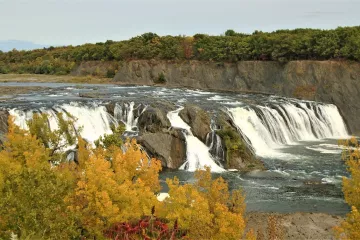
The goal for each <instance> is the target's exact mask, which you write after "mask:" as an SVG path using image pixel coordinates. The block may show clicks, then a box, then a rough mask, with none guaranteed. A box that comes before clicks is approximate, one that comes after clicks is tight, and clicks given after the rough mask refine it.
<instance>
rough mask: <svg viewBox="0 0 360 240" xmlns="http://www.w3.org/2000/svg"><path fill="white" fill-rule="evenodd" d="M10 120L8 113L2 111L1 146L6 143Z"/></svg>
mask: <svg viewBox="0 0 360 240" xmlns="http://www.w3.org/2000/svg"><path fill="white" fill-rule="evenodd" d="M8 118H9V113H8V111H5V110H0V144H1V143H2V142H4V138H5V135H6V134H7V132H8Z"/></svg>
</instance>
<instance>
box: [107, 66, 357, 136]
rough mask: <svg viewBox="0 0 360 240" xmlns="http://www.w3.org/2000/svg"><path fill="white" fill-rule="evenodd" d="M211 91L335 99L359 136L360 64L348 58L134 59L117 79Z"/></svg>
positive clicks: (115, 79)
mask: <svg viewBox="0 0 360 240" xmlns="http://www.w3.org/2000/svg"><path fill="white" fill-rule="evenodd" d="M162 75H163V76H164V78H165V81H162V84H163V85H164V86H169V87H189V88H199V89H206V90H217V91H221V90H226V91H253V92H265V93H271V94H277V95H281V96H285V97H297V98H301V99H308V100H316V101H321V102H325V103H333V104H335V105H337V107H338V108H339V109H340V111H341V113H342V115H343V117H344V118H345V120H346V122H347V125H348V127H349V130H350V132H351V133H353V134H356V135H360V124H359V121H358V119H359V118H360V104H359V102H360V63H358V62H348V61H292V62H289V63H286V64H281V63H279V62H270V61H268V62H267V61H242V62H237V63H216V62H200V61H184V62H174V61H160V60H133V61H128V62H122V63H121V64H120V65H119V69H118V72H117V74H116V75H115V77H114V81H116V82H119V83H124V84H141V85H153V84H156V83H157V82H159V81H158V79H159V76H162Z"/></svg>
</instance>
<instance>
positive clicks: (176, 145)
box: [138, 131, 186, 169]
mask: <svg viewBox="0 0 360 240" xmlns="http://www.w3.org/2000/svg"><path fill="white" fill-rule="evenodd" d="M181 136H182V133H181V132H178V131H175V132H173V133H172V134H169V133H160V132H159V133H145V134H144V135H142V136H141V137H139V139H138V142H139V143H140V144H141V145H142V146H143V147H144V148H145V149H146V150H147V152H148V153H149V154H150V155H151V156H152V157H155V158H157V159H159V160H161V165H162V166H163V167H166V168H170V169H178V168H179V167H180V166H181V165H182V164H183V163H184V162H185V160H186V145H185V141H184V139H183V138H182V137H181Z"/></svg>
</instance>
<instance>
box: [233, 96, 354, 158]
mask: <svg viewBox="0 0 360 240" xmlns="http://www.w3.org/2000/svg"><path fill="white" fill-rule="evenodd" d="M228 113H229V115H230V117H231V118H232V119H233V121H234V123H235V124H236V125H237V127H238V128H239V129H240V130H241V132H242V133H243V134H244V135H245V136H246V137H247V138H248V139H249V141H250V142H249V144H250V145H251V146H252V147H253V148H254V150H255V152H256V154H258V155H259V156H263V157H271V156H276V155H277V154H276V153H277V151H276V149H278V148H281V147H283V146H284V145H289V144H296V142H298V141H312V140H317V139H324V138H341V137H347V136H348V133H347V130H346V126H345V123H344V121H343V119H342V117H341V115H340V113H339V111H338V109H337V107H336V106H334V105H332V104H317V103H314V102H307V103H304V102H295V103H291V102H288V103H279V104H277V105H271V106H254V107H238V108H231V109H228Z"/></svg>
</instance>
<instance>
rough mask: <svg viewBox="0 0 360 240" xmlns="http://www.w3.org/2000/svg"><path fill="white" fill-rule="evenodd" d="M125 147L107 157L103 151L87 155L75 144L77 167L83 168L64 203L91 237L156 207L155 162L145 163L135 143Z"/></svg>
mask: <svg viewBox="0 0 360 240" xmlns="http://www.w3.org/2000/svg"><path fill="white" fill-rule="evenodd" d="M80 145H82V146H81V147H80ZM125 147H126V148H127V150H126V152H125V153H123V152H122V150H121V149H119V148H117V147H115V146H113V148H112V149H111V152H110V155H109V154H108V152H107V149H97V150H95V151H94V152H93V153H91V152H90V151H89V150H88V149H86V147H84V144H82V142H81V139H80V141H79V155H80V158H79V164H80V165H82V164H83V165H84V167H83V168H80V169H81V174H80V179H79V181H78V183H77V188H76V189H75V193H74V194H72V195H71V196H69V197H68V199H67V202H68V203H69V204H70V208H69V209H70V210H71V211H72V212H74V213H75V214H77V215H78V216H79V218H80V219H81V220H80V221H81V225H82V226H83V227H84V228H86V229H87V230H88V231H89V232H91V234H93V235H96V236H100V235H101V234H102V231H103V230H104V229H106V228H107V227H109V226H110V225H112V224H114V223H117V222H123V221H128V220H131V219H139V218H140V217H141V216H144V215H149V214H150V211H151V208H152V207H153V206H155V205H157V204H158V203H157V200H156V197H155V194H154V193H155V191H156V190H159V189H160V184H159V180H158V177H159V176H158V172H159V170H160V163H159V161H158V160H148V158H147V156H146V154H145V153H144V152H142V151H141V150H140V147H139V145H137V144H136V142H135V141H132V142H128V143H127V144H126V146H125ZM109 157H110V161H108V158H109ZM86 158H87V159H86Z"/></svg>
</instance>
